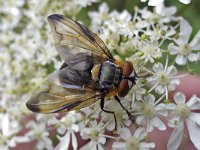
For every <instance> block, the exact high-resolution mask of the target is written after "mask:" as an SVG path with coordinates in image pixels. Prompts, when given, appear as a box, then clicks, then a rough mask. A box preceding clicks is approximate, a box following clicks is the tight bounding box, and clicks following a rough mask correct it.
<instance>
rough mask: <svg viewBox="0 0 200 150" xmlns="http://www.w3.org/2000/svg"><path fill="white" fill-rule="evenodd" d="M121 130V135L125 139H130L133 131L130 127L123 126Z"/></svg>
mask: <svg viewBox="0 0 200 150" xmlns="http://www.w3.org/2000/svg"><path fill="white" fill-rule="evenodd" d="M119 132H120V137H121V138H122V139H124V140H126V139H128V138H129V137H130V136H131V132H130V130H129V129H128V128H121V129H120V130H119Z"/></svg>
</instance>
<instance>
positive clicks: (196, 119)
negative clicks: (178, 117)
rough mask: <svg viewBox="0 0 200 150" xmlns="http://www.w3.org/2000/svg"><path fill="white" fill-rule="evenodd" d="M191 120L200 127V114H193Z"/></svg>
mask: <svg viewBox="0 0 200 150" xmlns="http://www.w3.org/2000/svg"><path fill="white" fill-rule="evenodd" d="M189 119H190V120H192V121H193V122H196V123H197V124H199V126H200V113H195V112H191V113H190V116H189Z"/></svg>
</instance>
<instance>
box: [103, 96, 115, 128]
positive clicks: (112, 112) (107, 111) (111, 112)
mask: <svg viewBox="0 0 200 150" xmlns="http://www.w3.org/2000/svg"><path fill="white" fill-rule="evenodd" d="M100 107H101V109H102V111H104V112H106V113H110V114H113V116H114V119H115V130H117V119H116V116H115V113H114V111H109V110H105V109H104V98H101V102H100Z"/></svg>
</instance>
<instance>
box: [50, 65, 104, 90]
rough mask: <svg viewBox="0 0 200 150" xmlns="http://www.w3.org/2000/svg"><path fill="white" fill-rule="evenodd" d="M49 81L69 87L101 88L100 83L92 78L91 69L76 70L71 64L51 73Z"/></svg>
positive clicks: (83, 88)
mask: <svg viewBox="0 0 200 150" xmlns="http://www.w3.org/2000/svg"><path fill="white" fill-rule="evenodd" d="M47 81H48V82H49V83H51V84H55V85H57V86H61V87H63V88H67V89H78V90H87V91H90V90H99V89H100V85H99V84H98V82H95V81H94V80H92V78H91V73H90V70H84V71H80V70H75V69H72V68H71V67H70V66H67V67H64V68H62V69H60V70H57V71H55V72H53V73H52V74H50V75H49V76H48V77H47Z"/></svg>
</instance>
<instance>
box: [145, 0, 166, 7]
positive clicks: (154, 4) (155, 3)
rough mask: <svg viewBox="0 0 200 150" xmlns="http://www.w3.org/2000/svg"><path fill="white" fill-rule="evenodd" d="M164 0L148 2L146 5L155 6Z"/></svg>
mask: <svg viewBox="0 0 200 150" xmlns="http://www.w3.org/2000/svg"><path fill="white" fill-rule="evenodd" d="M163 1H164V0H149V2H148V5H149V6H157V5H159V4H160V3H162V2H163Z"/></svg>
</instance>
